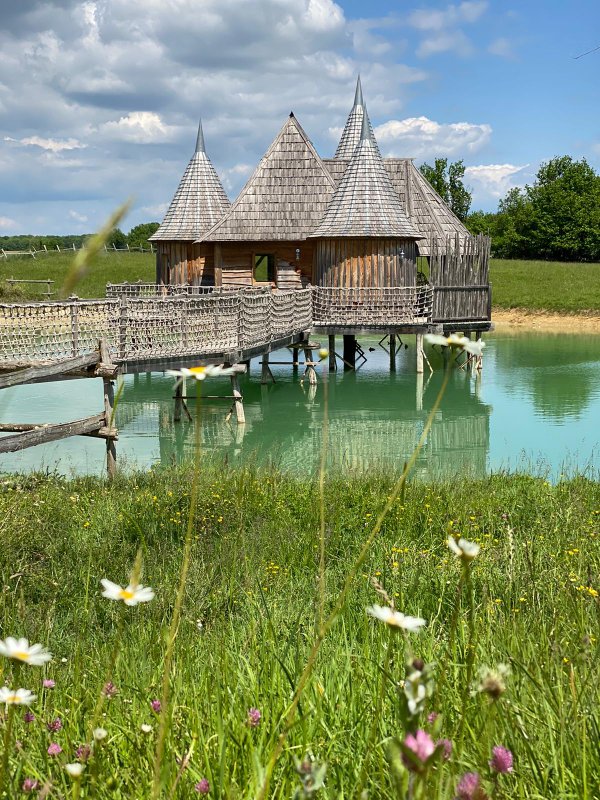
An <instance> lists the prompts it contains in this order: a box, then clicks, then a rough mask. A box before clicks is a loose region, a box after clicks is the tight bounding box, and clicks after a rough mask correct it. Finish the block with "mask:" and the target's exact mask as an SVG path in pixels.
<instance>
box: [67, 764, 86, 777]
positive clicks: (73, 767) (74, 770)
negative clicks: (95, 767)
mask: <svg viewBox="0 0 600 800" xmlns="http://www.w3.org/2000/svg"><path fill="white" fill-rule="evenodd" d="M65 769H66V770H67V772H68V773H69V775H70V776H71V777H72V778H81V773H82V772H83V770H84V769H85V764H78V763H75V764H65Z"/></svg>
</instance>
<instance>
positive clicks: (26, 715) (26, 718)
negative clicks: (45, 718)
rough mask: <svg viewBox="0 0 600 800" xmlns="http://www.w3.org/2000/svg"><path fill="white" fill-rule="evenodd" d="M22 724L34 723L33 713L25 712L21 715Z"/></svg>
mask: <svg viewBox="0 0 600 800" xmlns="http://www.w3.org/2000/svg"><path fill="white" fill-rule="evenodd" d="M23 722H28V723H29V722H35V714H34V713H33V711H26V712H25V713H24V714H23Z"/></svg>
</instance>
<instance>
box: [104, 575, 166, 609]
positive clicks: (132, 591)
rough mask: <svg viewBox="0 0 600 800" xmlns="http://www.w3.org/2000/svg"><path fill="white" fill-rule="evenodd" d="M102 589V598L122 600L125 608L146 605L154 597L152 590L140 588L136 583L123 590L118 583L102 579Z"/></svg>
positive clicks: (144, 587)
mask: <svg viewBox="0 0 600 800" xmlns="http://www.w3.org/2000/svg"><path fill="white" fill-rule="evenodd" d="M100 583H101V584H102V586H103V587H104V591H103V592H102V596H103V597H108V599H109V600H122V601H123V602H124V603H125V605H126V606H137V604H138V603H148V602H149V601H150V600H152V598H153V597H154V590H153V589H151V588H150V587H149V586H141V585H140V584H137V583H130V584H129V585H128V586H126V587H125V588H123V587H122V586H119V584H118V583H113V582H112V581H109V580H107V579H106V578H102V580H101V581H100Z"/></svg>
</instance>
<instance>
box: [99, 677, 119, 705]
mask: <svg viewBox="0 0 600 800" xmlns="http://www.w3.org/2000/svg"><path fill="white" fill-rule="evenodd" d="M116 693H117V687H116V686H115V685H114V683H113V682H112V681H108V683H105V684H104V686H103V688H102V694H103V695H104V697H106V698H107V700H110V699H112V698H113V697H114V696H115V695H116Z"/></svg>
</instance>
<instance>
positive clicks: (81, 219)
mask: <svg viewBox="0 0 600 800" xmlns="http://www.w3.org/2000/svg"><path fill="white" fill-rule="evenodd" d="M69 216H70V217H71V219H74V220H75V221H76V222H87V221H88V218H87V217H86V216H85V214H80V213H79V212H77V211H73V210H71V211H69Z"/></svg>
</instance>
